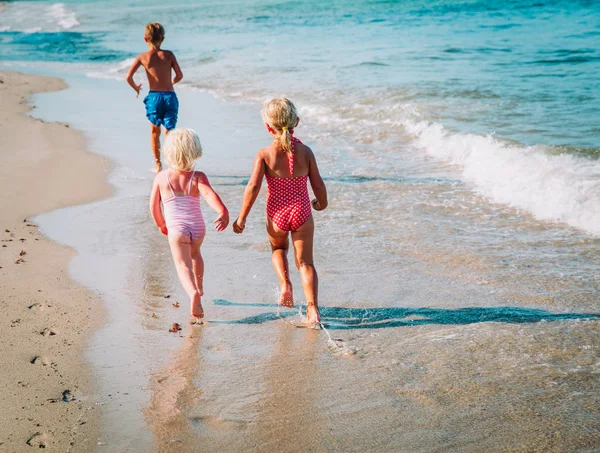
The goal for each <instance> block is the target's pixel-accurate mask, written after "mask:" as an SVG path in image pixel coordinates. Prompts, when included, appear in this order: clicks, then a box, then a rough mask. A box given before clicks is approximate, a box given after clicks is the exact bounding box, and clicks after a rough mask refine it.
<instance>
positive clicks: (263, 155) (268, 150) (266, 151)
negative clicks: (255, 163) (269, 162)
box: [255, 145, 273, 160]
mask: <svg viewBox="0 0 600 453" xmlns="http://www.w3.org/2000/svg"><path fill="white" fill-rule="evenodd" d="M271 154H273V146H272V145H269V146H265V147H264V148H261V149H259V150H258V152H257V153H256V157H255V159H262V160H265V159H267V158H268V157H269V156H270V155H271Z"/></svg>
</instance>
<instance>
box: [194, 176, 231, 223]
mask: <svg viewBox="0 0 600 453" xmlns="http://www.w3.org/2000/svg"><path fill="white" fill-rule="evenodd" d="M198 174H199V177H198V190H199V191H200V194H201V195H202V196H203V197H204V199H205V200H206V202H207V203H208V205H209V206H210V207H211V209H212V210H213V211H215V212H216V213H217V214H219V217H217V220H215V221H214V222H213V224H214V225H215V229H216V230H217V231H223V230H224V229H225V228H227V225H229V211H228V210H227V208H226V207H225V203H223V201H222V200H221V197H219V195H217V192H215V191H214V189H213V188H212V187H211V185H210V182H208V178H207V177H206V175H205V174H204V173H202V172H198Z"/></svg>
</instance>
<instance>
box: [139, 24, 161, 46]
mask: <svg viewBox="0 0 600 453" xmlns="http://www.w3.org/2000/svg"><path fill="white" fill-rule="evenodd" d="M144 38H146V39H147V40H148V42H149V43H150V44H152V45H153V46H159V45H160V44H161V43H162V42H163V40H164V39H165V29H164V28H163V26H162V25H161V24H159V23H158V22H149V23H147V24H146V29H145V30H144Z"/></svg>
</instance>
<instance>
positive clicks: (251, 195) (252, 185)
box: [233, 151, 265, 234]
mask: <svg viewBox="0 0 600 453" xmlns="http://www.w3.org/2000/svg"><path fill="white" fill-rule="evenodd" d="M264 175H265V161H264V159H263V157H262V152H261V151H259V152H258V154H257V155H256V157H255V158H254V168H253V169H252V176H250V180H249V181H248V185H247V186H246V190H245V191H244V200H243V201H242V207H241V208H240V214H239V215H238V218H237V219H236V220H235V222H233V231H234V232H235V233H237V234H240V233H241V232H242V231H244V228H245V227H246V218H247V217H248V214H250V210H251V209H252V205H253V204H254V202H255V201H256V197H258V194H259V192H260V186H261V185H262V180H263V177H264Z"/></svg>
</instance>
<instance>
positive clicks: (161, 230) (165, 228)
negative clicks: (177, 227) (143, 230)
mask: <svg viewBox="0 0 600 453" xmlns="http://www.w3.org/2000/svg"><path fill="white" fill-rule="evenodd" d="M158 229H159V230H160V232H161V233H162V234H164V235H165V236H168V235H169V230H167V225H163V226H161V227H158Z"/></svg>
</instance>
